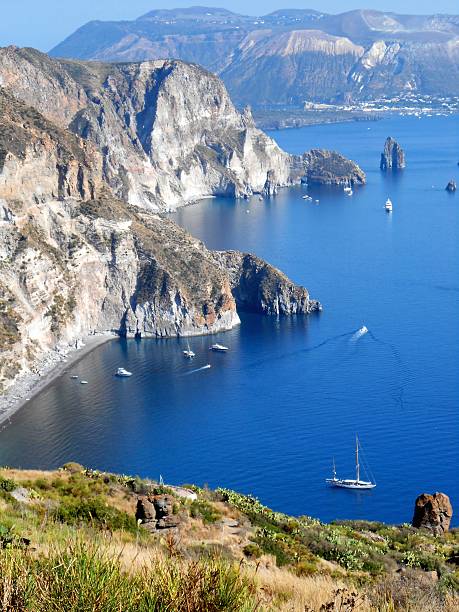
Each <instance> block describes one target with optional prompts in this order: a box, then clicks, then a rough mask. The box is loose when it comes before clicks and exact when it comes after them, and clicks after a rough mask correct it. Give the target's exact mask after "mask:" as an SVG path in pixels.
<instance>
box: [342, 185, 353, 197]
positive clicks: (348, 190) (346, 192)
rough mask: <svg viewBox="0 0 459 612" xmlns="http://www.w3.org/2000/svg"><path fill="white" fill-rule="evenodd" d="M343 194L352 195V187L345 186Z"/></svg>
mask: <svg viewBox="0 0 459 612" xmlns="http://www.w3.org/2000/svg"><path fill="white" fill-rule="evenodd" d="M344 193H345V194H347V195H352V194H353V193H354V192H353V191H352V187H351V186H350V185H349V184H348V185H346V187H345V188H344Z"/></svg>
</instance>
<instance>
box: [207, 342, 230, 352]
mask: <svg viewBox="0 0 459 612" xmlns="http://www.w3.org/2000/svg"><path fill="white" fill-rule="evenodd" d="M210 350H211V351H214V352H215V353H226V351H229V348H228V347H227V346H223V344H212V346H211V347H210Z"/></svg>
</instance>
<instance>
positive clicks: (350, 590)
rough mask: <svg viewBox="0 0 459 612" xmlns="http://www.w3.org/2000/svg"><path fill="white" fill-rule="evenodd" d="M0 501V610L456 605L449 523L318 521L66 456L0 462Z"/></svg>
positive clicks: (426, 609) (366, 609) (366, 610)
mask: <svg viewBox="0 0 459 612" xmlns="http://www.w3.org/2000/svg"><path fill="white" fill-rule="evenodd" d="M149 500H151V501H149ZM136 508H137V509H136ZM150 508H151V510H150ZM0 511H1V515H0V542H1V549H0V571H1V574H2V580H1V581H0V597H1V600H2V605H3V610H11V611H13V610H14V611H15V612H25V611H32V610H33V611H34V612H45V611H46V612H49V611H52V610H56V611H57V610H66V611H67V612H70V611H75V612H77V611H78V612H85V611H88V612H89V611H91V612H111V611H113V612H115V611H116V610H123V611H124V612H129V611H134V610H135V611H138V610H144V611H145V612H146V611H151V610H170V611H177V612H178V611H179V610H184V609H187V610H190V611H201V610H202V611H204V610H205V611H209V610H233V611H239V610H240V611H243V610H244V611H250V610H253V611H255V610H266V611H267V610H285V611H287V610H294V611H300V610H302V611H304V610H308V611H309V612H320V611H323V610H346V611H352V610H359V611H362V612H370V611H374V612H376V611H380V612H381V611H387V612H389V611H394V610H399V611H408V610H421V609H422V610H423V612H434V611H435V612H439V611H445V612H452V611H453V610H456V609H457V605H458V603H459V595H458V589H459V576H458V573H457V571H455V566H454V563H452V560H453V559H456V562H457V551H458V546H459V539H458V533H457V532H456V531H452V532H450V533H448V534H446V535H443V536H437V537H434V536H432V535H430V534H429V533H428V532H424V531H420V530H416V529H414V528H412V527H409V526H407V525H403V526H390V525H384V524H382V523H369V522H365V521H358V522H352V521H346V522H340V523H332V524H323V523H320V522H319V521H317V520H315V519H312V518H308V517H299V518H296V517H291V516H288V515H285V514H281V513H278V512H273V511H271V510H269V509H268V508H266V507H265V506H263V505H262V504H261V503H260V502H259V501H258V500H256V499H255V498H253V497H250V496H249V497H247V496H243V495H239V494H237V493H235V492H233V491H227V490H224V489H219V490H217V491H209V490H207V489H200V488H198V487H188V489H187V490H184V489H179V488H169V487H167V486H166V487H165V486H163V485H158V484H157V483H154V482H152V481H146V480H141V479H139V478H130V477H127V476H117V475H113V474H106V473H101V472H96V471H92V470H85V469H83V468H82V467H81V466H79V465H78V464H67V465H66V466H65V467H64V469H61V470H58V471H55V472H38V471H31V470H27V471H20V470H13V469H6V468H4V469H2V470H1V471H0ZM151 512H153V515H154V513H155V512H156V520H155V519H154V516H153V515H152V514H151ZM158 513H159V514H158ZM159 515H160V516H161V517H163V518H161V519H159V520H158V516H159Z"/></svg>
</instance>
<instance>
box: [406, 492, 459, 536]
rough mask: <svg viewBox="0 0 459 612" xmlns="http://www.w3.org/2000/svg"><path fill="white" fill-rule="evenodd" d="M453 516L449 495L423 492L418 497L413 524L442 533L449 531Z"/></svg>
mask: <svg viewBox="0 0 459 612" xmlns="http://www.w3.org/2000/svg"><path fill="white" fill-rule="evenodd" d="M452 516H453V507H452V505H451V502H450V500H449V497H448V496H447V495H445V494H444V493H433V494H432V495H429V494H428V493H423V494H422V495H420V496H419V497H418V498H417V499H416V503H415V505H414V515H413V522H412V525H413V527H416V528H417V529H427V530H428V531H431V532H432V533H434V534H435V535H442V534H443V533H446V532H447V531H448V529H449V525H450V523H451V518H452Z"/></svg>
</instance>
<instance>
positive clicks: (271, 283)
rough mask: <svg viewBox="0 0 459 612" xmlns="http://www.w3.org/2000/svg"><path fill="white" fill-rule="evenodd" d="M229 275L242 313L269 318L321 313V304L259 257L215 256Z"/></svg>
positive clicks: (228, 252) (232, 252)
mask: <svg viewBox="0 0 459 612" xmlns="http://www.w3.org/2000/svg"><path fill="white" fill-rule="evenodd" d="M215 257H216V258H217V259H218V261H219V263H220V265H221V266H222V268H223V269H224V270H226V271H227V272H228V274H229V278H230V283H231V289H232V293H233V296H234V299H235V300H236V304H237V306H238V308H239V309H240V310H244V311H248V312H259V313H263V314H268V315H292V314H309V313H311V312H314V311H316V310H321V306H320V303H319V302H318V301H317V300H313V299H311V298H310V297H309V293H308V291H307V290H306V289H305V288H304V287H299V286H298V285H295V284H294V283H292V281H291V280H290V279H289V278H287V276H285V274H283V273H282V272H281V271H280V270H278V269H277V268H274V267H273V266H271V265H269V264H268V263H266V262H265V261H263V260H262V259H260V258H259V257H256V256H255V255H251V254H248V253H240V252H239V251H222V252H218V253H215Z"/></svg>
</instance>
